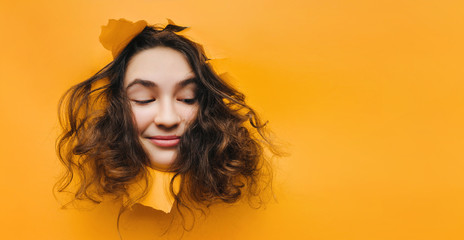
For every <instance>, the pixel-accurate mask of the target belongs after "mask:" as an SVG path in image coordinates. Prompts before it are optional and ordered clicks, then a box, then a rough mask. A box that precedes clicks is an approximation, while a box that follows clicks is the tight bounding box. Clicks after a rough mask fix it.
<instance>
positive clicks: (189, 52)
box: [56, 24, 273, 209]
mask: <svg viewBox="0 0 464 240" xmlns="http://www.w3.org/2000/svg"><path fill="white" fill-rule="evenodd" d="M183 29H184V27H180V26H177V25H174V24H169V25H167V26H166V27H165V28H160V27H156V26H147V27H145V28H144V30H143V31H142V32H141V33H140V34H138V35H137V36H136V37H134V38H133V39H132V40H131V41H130V42H129V44H128V45H127V46H126V47H125V48H124V49H123V50H122V52H121V53H120V54H119V55H118V56H117V57H116V58H115V59H114V60H113V61H112V62H111V63H109V64H108V65H107V66H105V67H104V68H103V69H101V70H100V71H98V72H97V73H96V74H95V75H93V76H92V77H90V78H89V79H87V80H85V81H83V82H81V83H78V84H77V85H75V86H73V87H72V88H70V89H69V90H68V91H67V92H66V93H65V94H64V95H63V97H62V98H61V100H60V102H59V116H60V124H61V127H62V134H61V135H60V136H59V138H58V139H57V144H56V148H57V155H58V157H59V159H60V160H61V162H62V163H63V165H64V166H65V168H66V172H65V174H64V175H63V176H62V178H61V179H60V181H58V183H57V185H56V188H57V191H58V192H64V191H67V190H68V189H70V188H72V189H73V199H74V200H91V201H93V202H96V203H99V202H101V201H102V199H103V197H104V196H113V197H115V198H121V199H126V201H125V202H124V204H123V208H125V207H127V206H130V205H132V204H134V203H135V202H137V200H139V199H141V198H142V197H143V196H144V195H146V194H147V192H148V186H149V183H150V181H149V174H148V172H147V168H148V167H149V165H150V161H149V159H148V157H147V154H146V153H145V152H144V150H143V148H142V146H141V143H140V142H139V139H138V133H137V129H136V127H135V126H134V125H135V124H134V120H133V117H132V112H131V107H130V103H129V99H128V98H127V96H126V93H125V90H124V88H123V83H124V75H125V71H126V68H127V65H128V63H129V61H130V60H131V58H132V57H133V56H134V55H136V54H137V53H139V52H141V51H143V50H145V49H150V48H154V47H160V46H162V47H168V48H172V49H174V50H177V51H179V52H181V53H182V54H183V55H184V56H185V57H186V59H187V61H188V63H189V64H190V66H191V68H192V70H193V71H194V73H195V76H196V77H195V83H196V85H197V101H198V104H199V110H198V115H197V117H196V119H195V120H194V121H193V122H192V123H191V124H190V125H189V127H188V129H187V130H186V132H185V133H184V134H183V135H182V138H181V141H180V143H179V145H178V150H179V154H177V158H176V160H175V161H174V163H173V164H172V166H171V168H170V169H169V171H172V172H175V176H174V179H173V180H172V181H171V192H172V193H174V190H173V183H174V180H175V179H177V178H179V180H180V187H179V191H177V192H176V193H174V194H175V199H176V206H177V207H178V209H179V208H181V207H185V208H187V209H190V206H191V204H193V205H195V204H199V206H209V205H211V204H213V203H215V202H226V203H233V202H236V201H237V200H238V199H240V197H242V196H243V195H244V193H245V192H244V190H246V193H247V194H246V195H248V196H258V195H259V193H260V190H261V188H262V186H263V184H262V182H263V181H264V180H263V176H267V177H265V178H266V179H267V180H266V181H264V182H265V183H270V177H271V176H272V174H271V173H270V168H269V167H268V162H267V161H266V159H265V157H264V149H265V147H269V149H271V150H272V149H273V147H272V143H271V141H269V139H268V137H267V135H266V132H265V125H266V124H265V123H263V122H262V121H261V119H260V118H259V117H258V116H257V114H256V113H255V111H254V110H253V109H252V108H251V107H249V106H248V105H247V104H246V103H245V96H244V95H243V94H242V93H240V92H239V91H237V90H236V89H234V88H233V87H232V86H230V85H229V84H228V83H227V82H226V81H224V80H223V79H222V78H221V77H220V76H219V75H217V74H216V73H215V72H214V70H213V69H212V67H211V66H210V64H209V62H208V61H209V59H208V58H207V57H206V55H205V53H204V50H203V48H202V47H201V45H199V44H197V43H195V42H193V41H191V40H189V39H188V38H186V37H184V36H181V35H179V34H177V33H176V32H178V31H181V30H183ZM263 173H264V174H263ZM140 182H143V183H145V184H144V188H143V191H142V192H140V194H139V195H137V196H132V195H131V194H130V193H129V189H130V186H131V185H132V184H134V183H140ZM72 183H75V184H74V185H73V184H72ZM264 185H266V184H264ZM267 185H269V184H267ZM74 188H75V189H74Z"/></svg>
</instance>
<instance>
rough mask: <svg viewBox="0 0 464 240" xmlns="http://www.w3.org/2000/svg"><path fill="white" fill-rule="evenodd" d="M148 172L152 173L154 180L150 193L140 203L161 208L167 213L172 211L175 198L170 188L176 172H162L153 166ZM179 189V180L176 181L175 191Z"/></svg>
mask: <svg viewBox="0 0 464 240" xmlns="http://www.w3.org/2000/svg"><path fill="white" fill-rule="evenodd" d="M148 172H149V173H150V175H151V177H152V179H153V182H152V184H151V186H150V190H149V192H148V194H147V195H146V196H145V197H144V198H143V199H142V200H141V201H140V202H139V203H140V204H142V205H145V206H147V207H151V208H154V209H157V210H161V211H163V212H165V213H169V212H171V209H172V205H173V204H174V201H175V199H174V196H173V195H172V193H171V191H170V189H169V186H170V183H171V179H172V178H173V177H174V174H175V173H173V172H162V171H158V170H155V169H152V168H148ZM178 189H179V181H175V182H174V191H175V192H177V191H178Z"/></svg>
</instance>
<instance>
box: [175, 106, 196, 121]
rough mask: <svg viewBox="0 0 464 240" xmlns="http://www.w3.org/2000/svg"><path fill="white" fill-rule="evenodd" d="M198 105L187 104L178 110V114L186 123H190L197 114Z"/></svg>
mask: <svg viewBox="0 0 464 240" xmlns="http://www.w3.org/2000/svg"><path fill="white" fill-rule="evenodd" d="M198 108H199V107H198V105H192V106H187V107H184V108H182V109H180V110H179V115H181V116H182V119H184V120H185V121H186V122H187V123H191V122H192V121H193V120H195V118H196V117H197V115H198Z"/></svg>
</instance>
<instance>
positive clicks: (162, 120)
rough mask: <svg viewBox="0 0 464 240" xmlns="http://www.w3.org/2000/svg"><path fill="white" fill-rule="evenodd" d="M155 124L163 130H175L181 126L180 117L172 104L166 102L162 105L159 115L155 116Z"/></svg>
mask: <svg viewBox="0 0 464 240" xmlns="http://www.w3.org/2000/svg"><path fill="white" fill-rule="evenodd" d="M154 122H155V124H156V125H157V126H159V127H163V128H173V127H176V126H178V125H179V123H180V116H179V114H178V113H177V111H176V109H175V108H174V104H173V103H171V102H164V103H163V104H161V105H160V107H159V109H158V113H157V114H156V115H155V119H154Z"/></svg>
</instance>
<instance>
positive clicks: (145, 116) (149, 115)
mask: <svg viewBox="0 0 464 240" xmlns="http://www.w3.org/2000/svg"><path fill="white" fill-rule="evenodd" d="M132 115H133V119H134V123H135V125H136V127H137V129H138V131H139V132H140V133H141V132H143V131H144V130H145V129H146V128H147V127H148V125H150V123H152V122H153V118H154V113H153V111H147V109H141V108H137V107H133V108H132Z"/></svg>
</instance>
